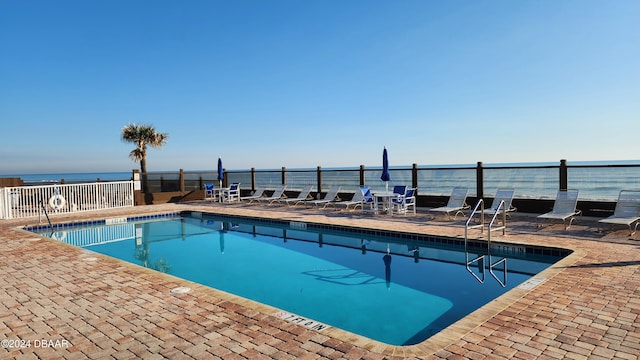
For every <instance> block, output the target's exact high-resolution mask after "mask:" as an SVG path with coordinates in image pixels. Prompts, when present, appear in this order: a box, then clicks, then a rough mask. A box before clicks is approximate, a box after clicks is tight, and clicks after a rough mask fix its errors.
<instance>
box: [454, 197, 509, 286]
mask: <svg viewBox="0 0 640 360" xmlns="http://www.w3.org/2000/svg"><path fill="white" fill-rule="evenodd" d="M506 206H507V204H506V203H505V201H504V200H501V201H500V204H499V205H498V207H497V208H496V212H495V213H494V214H493V216H492V217H491V221H490V222H489V226H488V228H487V254H486V255H479V256H477V257H475V258H474V259H471V260H469V250H468V247H467V242H468V240H469V237H468V230H469V229H473V228H477V227H479V228H480V232H483V231H484V201H483V200H482V199H480V200H478V202H477V203H476V206H475V207H474V208H473V211H471V213H470V214H469V218H468V219H467V222H466V223H465V226H464V253H465V263H466V269H467V271H468V272H469V273H470V274H471V275H472V276H473V277H474V278H475V279H476V280H477V281H478V282H479V283H481V284H484V280H485V262H484V260H485V257H487V258H488V260H489V274H491V276H492V277H493V278H494V279H495V280H496V281H497V282H498V283H499V284H500V286H502V287H505V286H507V258H504V257H503V258H502V259H500V260H498V261H496V262H495V263H494V262H493V259H492V258H491V230H492V229H493V230H500V229H502V234H503V235H504V234H505V232H506V227H507V219H506V216H507V215H506V214H507V209H506ZM478 208H480V211H481V216H480V224H479V225H473V226H470V225H469V224H470V223H471V220H472V219H473V217H474V216H475V214H476V212H478ZM500 209H502V210H503V211H502V227H495V228H494V227H493V223H494V222H495V220H496V218H497V216H498V214H499V213H500ZM474 263H478V268H479V270H480V275H481V276H478V275H477V274H476V273H475V272H473V270H471V268H470V265H472V264H474ZM500 264H502V265H503V266H504V269H503V274H504V275H503V278H502V279H500V278H498V276H497V275H496V274H495V273H494V272H493V268H494V267H496V266H498V265H500Z"/></svg>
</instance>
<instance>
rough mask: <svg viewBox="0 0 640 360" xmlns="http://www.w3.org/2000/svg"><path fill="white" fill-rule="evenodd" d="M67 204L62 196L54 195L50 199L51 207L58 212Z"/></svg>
mask: <svg viewBox="0 0 640 360" xmlns="http://www.w3.org/2000/svg"><path fill="white" fill-rule="evenodd" d="M66 203H67V201H66V200H65V199H64V197H63V196H62V195H60V194H56V195H53V196H52V197H50V198H49V206H51V208H52V209H53V210H56V211H57V210H60V209H62V208H63V207H64V205H65V204H66Z"/></svg>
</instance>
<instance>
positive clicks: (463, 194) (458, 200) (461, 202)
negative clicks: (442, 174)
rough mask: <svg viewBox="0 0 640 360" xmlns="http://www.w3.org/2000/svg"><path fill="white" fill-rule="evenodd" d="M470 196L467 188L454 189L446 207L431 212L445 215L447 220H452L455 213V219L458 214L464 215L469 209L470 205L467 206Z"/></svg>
mask: <svg viewBox="0 0 640 360" xmlns="http://www.w3.org/2000/svg"><path fill="white" fill-rule="evenodd" d="M468 194H469V189H467V188H461V187H457V188H454V189H453V190H452V191H451V196H449V201H448V202H447V205H446V206H442V207H437V208H433V209H429V211H433V212H439V213H444V214H445V215H447V218H451V213H453V214H454V215H453V218H454V219H455V218H456V217H457V216H458V214H462V215H464V210H467V209H469V205H467V195H468Z"/></svg>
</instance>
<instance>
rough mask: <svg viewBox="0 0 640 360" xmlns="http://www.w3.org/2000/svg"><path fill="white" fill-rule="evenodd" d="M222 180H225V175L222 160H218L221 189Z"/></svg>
mask: <svg viewBox="0 0 640 360" xmlns="http://www.w3.org/2000/svg"><path fill="white" fill-rule="evenodd" d="M222 180H224V173H223V171H222V159H221V158H218V182H219V183H220V187H222Z"/></svg>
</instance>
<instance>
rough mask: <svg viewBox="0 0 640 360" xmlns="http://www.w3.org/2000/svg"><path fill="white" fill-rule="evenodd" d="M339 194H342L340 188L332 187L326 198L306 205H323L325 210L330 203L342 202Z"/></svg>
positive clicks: (307, 202) (306, 202)
mask: <svg viewBox="0 0 640 360" xmlns="http://www.w3.org/2000/svg"><path fill="white" fill-rule="evenodd" d="M338 192H340V186H332V187H330V188H329V191H327V194H326V195H325V196H324V198H322V199H318V200H310V201H305V204H312V205H315V206H320V205H322V207H323V208H325V207H326V206H327V205H329V204H330V203H332V202H334V201H338V200H340V198H339V197H338Z"/></svg>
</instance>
